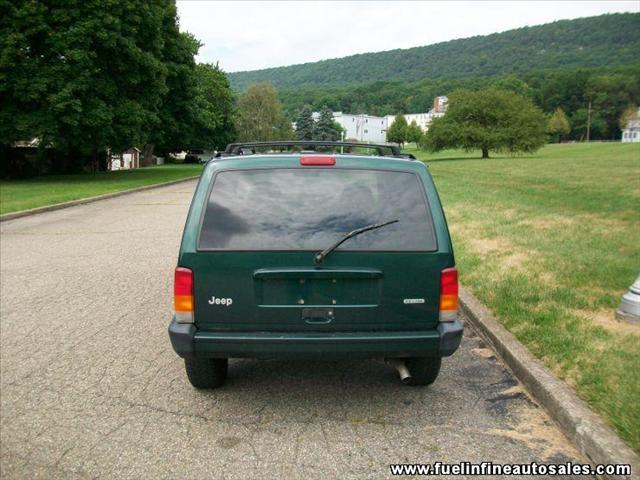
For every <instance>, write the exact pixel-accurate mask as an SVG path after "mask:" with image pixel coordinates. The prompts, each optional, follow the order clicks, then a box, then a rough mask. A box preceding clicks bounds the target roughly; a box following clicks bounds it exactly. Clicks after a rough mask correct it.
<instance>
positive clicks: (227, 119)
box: [190, 63, 235, 150]
mask: <svg viewBox="0 0 640 480" xmlns="http://www.w3.org/2000/svg"><path fill="white" fill-rule="evenodd" d="M195 74H196V95H195V100H194V108H195V114H196V118H195V124H194V126H193V129H192V131H191V141H190V144H191V146H192V147H195V148H201V149H204V150H213V149H215V150H220V149H222V148H224V147H225V146H226V145H227V144H228V143H231V142H232V141H233V140H234V139H235V125H234V123H233V115H234V113H235V112H234V105H233V103H234V101H233V95H232V93H231V89H230V88H229V80H228V79H227V76H226V75H225V73H224V72H223V71H222V70H221V69H220V68H219V67H218V66H217V65H215V66H214V65H209V64H206V63H201V64H198V65H197V66H196V71H195Z"/></svg>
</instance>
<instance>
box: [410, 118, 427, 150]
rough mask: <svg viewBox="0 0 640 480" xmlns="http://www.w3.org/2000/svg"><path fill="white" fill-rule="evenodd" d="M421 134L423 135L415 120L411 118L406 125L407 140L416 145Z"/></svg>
mask: <svg viewBox="0 0 640 480" xmlns="http://www.w3.org/2000/svg"><path fill="white" fill-rule="evenodd" d="M422 135H424V132H423V131H422V129H421V128H420V126H419V125H418V124H417V123H416V121H415V120H413V121H412V122H411V124H409V126H408V127H407V142H414V143H415V144H416V145H418V144H419V143H420V140H421V139H422Z"/></svg>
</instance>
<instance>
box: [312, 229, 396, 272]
mask: <svg viewBox="0 0 640 480" xmlns="http://www.w3.org/2000/svg"><path fill="white" fill-rule="evenodd" d="M399 221H400V220H398V219H397V218H396V219H395V220H391V221H389V222H384V223H373V224H371V225H367V226H365V227H360V228H356V229H355V230H352V231H350V232H349V233H347V234H346V235H345V236H344V237H342V238H341V239H340V240H338V241H337V242H335V243H334V244H333V245H331V246H330V247H327V248H325V249H324V250H322V251H321V252H318V253H317V254H316V256H315V257H313V261H314V262H316V264H317V265H320V264H321V263H322V261H323V260H324V259H325V258H326V256H327V255H329V254H330V253H331V252H333V251H334V250H335V249H336V248H338V247H339V246H340V245H342V244H343V243H344V242H346V241H347V240H349V239H350V238H353V237H355V236H356V235H360V234H361V233H364V232H368V231H369V230H375V229H377V228H382V227H386V226H387V225H391V224H392V223H398V222H399Z"/></svg>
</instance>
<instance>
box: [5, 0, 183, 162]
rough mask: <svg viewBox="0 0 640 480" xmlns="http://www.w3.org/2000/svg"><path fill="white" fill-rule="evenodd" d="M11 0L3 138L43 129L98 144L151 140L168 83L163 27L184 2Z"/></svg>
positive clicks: (59, 141) (83, 149)
mask: <svg viewBox="0 0 640 480" xmlns="http://www.w3.org/2000/svg"><path fill="white" fill-rule="evenodd" d="M6 5H7V4H6V3H5V11H4V12H3V15H1V16H0V18H1V20H0V22H1V23H0V38H1V40H0V42H1V43H0V49H1V52H2V53H1V54H0V98H1V99H2V109H1V110H0V142H2V143H6V144H10V143H12V142H13V141H15V140H18V139H30V138H33V136H38V137H40V138H41V139H42V140H43V142H44V143H49V142H54V143H55V145H56V146H57V147H58V148H60V149H62V150H67V151H77V152H80V153H84V154H89V153H92V152H94V151H96V150H104V149H106V148H107V147H111V148H113V149H124V148H127V147H129V146H131V145H134V144H141V143H143V142H144V141H145V140H146V138H147V137H148V136H149V135H150V133H151V131H152V129H153V128H154V127H156V126H158V123H159V105H160V102H161V99H162V97H163V96H164V95H165V94H166V93H167V92H168V87H167V85H166V79H167V75H168V67H167V66H166V65H165V64H163V61H162V58H163V49H164V40H165V39H164V38H163V33H164V31H165V30H164V25H165V23H170V22H171V19H172V18H173V19H175V5H172V4H171V3H170V2H168V1H164V2H154V3H152V4H150V3H148V2H144V1H142V0H139V1H135V0H133V1H126V2H125V1H121V2H116V1H114V2H109V3H108V4H107V3H105V2H102V1H98V0H88V1H75V2H65V3H59V4H56V5H47V4H45V3H43V2H37V1H32V2H20V3H12V4H9V5H8V6H6ZM172 15H173V17H172Z"/></svg>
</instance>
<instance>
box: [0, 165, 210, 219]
mask: <svg viewBox="0 0 640 480" xmlns="http://www.w3.org/2000/svg"><path fill="white" fill-rule="evenodd" d="M201 171H202V165H196V164H175V165H173V164H168V165H160V166H156V167H145V168H139V169H136V170H118V171H115V172H100V173H83V174H78V175H52V176H43V177H36V178H32V179H28V180H2V181H0V214H3V213H9V212H16V211H18V210H27V209H29V208H36V207H43V206H45V205H52V204H54V203H61V202H67V201H69V200H77V199H79V198H86V197H94V196H96V195H102V194H105V193H111V192H119V191H122V190H129V189H132V188H136V187H142V186H145V185H153V184H156V183H163V182H170V181H171V180H179V179H180V178H185V177H191V176H194V175H199V174H200V172H201Z"/></svg>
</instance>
